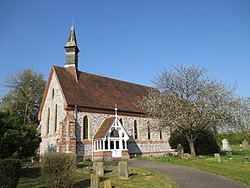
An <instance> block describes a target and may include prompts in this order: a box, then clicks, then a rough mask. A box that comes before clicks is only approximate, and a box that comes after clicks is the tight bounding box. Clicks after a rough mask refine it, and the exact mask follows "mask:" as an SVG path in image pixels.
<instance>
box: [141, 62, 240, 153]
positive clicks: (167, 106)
mask: <svg viewBox="0 0 250 188" xmlns="http://www.w3.org/2000/svg"><path fill="white" fill-rule="evenodd" d="M154 83H155V85H156V90H152V91H151V92H150V93H149V95H148V96H146V97H145V98H144V99H143V100H142V101H141V106H142V108H143V109H145V110H146V112H147V113H148V114H149V115H150V116H154V117H158V118H159V124H158V128H160V129H161V128H163V127H168V128H170V129H171V130H172V131H175V130H177V131H178V132H179V133H180V134H182V135H184V136H185V137H186V139H187V141H188V143H189V147H190V152H191V155H192V156H193V157H196V151H195V147H194V143H195V140H196V139H197V138H198V137H199V134H200V133H201V132H202V131H203V130H209V129H211V128H214V129H215V128H216V127H217V126H221V127H222V128H223V129H226V128H227V126H228V127H229V125H230V126H231V125H236V124H237V118H236V116H235V109H236V108H237V107H238V105H239V104H240V103H239V99H238V98H237V97H235V95H234V92H233V89H232V88H230V87H229V86H228V85H226V84H224V83H222V82H219V81H217V80H215V79H213V78H210V77H209V76H208V75H207V72H206V70H205V69H204V68H200V67H195V66H190V67H187V66H177V67H173V69H171V70H169V71H168V70H166V69H163V70H162V72H161V73H160V74H158V75H157V76H156V78H155V80H154Z"/></svg>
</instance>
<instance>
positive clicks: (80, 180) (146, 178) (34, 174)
mask: <svg viewBox="0 0 250 188" xmlns="http://www.w3.org/2000/svg"><path fill="white" fill-rule="evenodd" d="M79 166H80V167H79V168H77V170H76V174H75V178H76V180H75V184H74V186H73V187H75V188H80V187H90V174H91V172H92V169H91V165H85V164H83V163H81V164H80V165H79ZM117 174H118V169H117V166H108V167H105V175H104V177H101V178H100V181H101V187H103V184H104V183H103V182H104V181H105V180H106V179H110V180H111V184H112V186H114V187H115V188H132V187H133V188H141V187H143V188H152V187H166V188H177V186H176V184H175V183H174V182H172V181H171V180H169V179H167V178H166V177H164V176H161V175H160V174H158V173H156V172H153V171H149V170H145V169H140V168H134V167H129V178H128V179H119V178H118V175H117ZM27 187H28V188H29V187H35V188H42V187H45V182H44V181H43V179H42V177H41V176H40V167H39V164H31V163H30V162H22V172H21V177H20V180H19V184H18V186H17V188H27Z"/></svg>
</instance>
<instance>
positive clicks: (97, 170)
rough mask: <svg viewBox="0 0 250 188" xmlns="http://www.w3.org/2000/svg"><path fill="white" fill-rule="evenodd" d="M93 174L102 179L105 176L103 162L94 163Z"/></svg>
mask: <svg viewBox="0 0 250 188" xmlns="http://www.w3.org/2000/svg"><path fill="white" fill-rule="evenodd" d="M93 174H97V175H99V176H100V177H102V176H103V175H104V166H103V162H100V161H94V162H93Z"/></svg>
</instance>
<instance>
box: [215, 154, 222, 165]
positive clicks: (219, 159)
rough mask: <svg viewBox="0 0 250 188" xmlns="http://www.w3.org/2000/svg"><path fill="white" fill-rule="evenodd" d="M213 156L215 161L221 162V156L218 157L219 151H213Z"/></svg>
mask: <svg viewBox="0 0 250 188" xmlns="http://www.w3.org/2000/svg"><path fill="white" fill-rule="evenodd" d="M214 158H215V161H217V162H219V163H220V162H221V158H220V154H219V153H215V154H214Z"/></svg>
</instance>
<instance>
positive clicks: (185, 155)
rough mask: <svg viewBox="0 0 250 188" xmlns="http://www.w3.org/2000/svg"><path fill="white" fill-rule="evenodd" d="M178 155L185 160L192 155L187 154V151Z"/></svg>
mask: <svg viewBox="0 0 250 188" xmlns="http://www.w3.org/2000/svg"><path fill="white" fill-rule="evenodd" d="M180 157H181V158H182V159H186V160H189V159H193V157H192V155H191V154H189V153H183V154H181V155H180Z"/></svg>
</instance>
